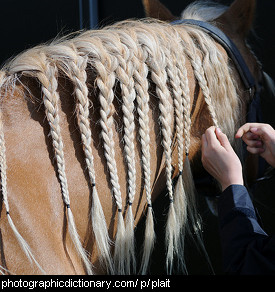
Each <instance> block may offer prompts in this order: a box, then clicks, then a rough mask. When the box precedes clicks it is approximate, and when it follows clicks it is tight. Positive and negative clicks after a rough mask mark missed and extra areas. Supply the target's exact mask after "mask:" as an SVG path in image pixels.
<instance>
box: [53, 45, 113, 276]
mask: <svg viewBox="0 0 275 292" xmlns="http://www.w3.org/2000/svg"><path fill="white" fill-rule="evenodd" d="M70 47H71V48H70ZM55 51H59V52H61V56H58V57H59V58H60V60H59V63H58V64H59V65H60V66H61V69H62V70H63V71H64V73H65V74H67V75H68V77H69V78H70V79H71V80H72V82H73V84H74V86H75V95H76V114H77V120H78V126H79V130H80V134H81V140H82V143H83V150H84V153H85V162H86V165H87V170H88V174H89V178H90V185H91V188H92V210H91V219H92V220H91V222H92V225H93V231H94V235H95V238H96V244H97V248H98V250H99V255H100V257H99V259H100V262H101V263H104V264H105V266H106V267H107V268H108V269H109V272H110V273H111V274H112V273H114V271H113V264H112V260H111V255H110V246H109V245H110V239H109V235H108V228H107V224H106V220H105V216H104V212H103V210H102V206H101V203H100V200H99V197H98V193H97V188H96V182H95V169H94V157H93V154H92V148H91V143H92V133H91V127H90V119H89V107H90V101H89V98H88V87H87V85H86V81H87V74H86V67H87V61H88V58H87V56H84V57H81V56H79V55H78V52H77V51H76V48H75V46H74V44H73V43H72V44H70V46H68V47H63V46H62V47H60V48H59V47H56V48H55ZM52 55H53V54H52Z"/></svg>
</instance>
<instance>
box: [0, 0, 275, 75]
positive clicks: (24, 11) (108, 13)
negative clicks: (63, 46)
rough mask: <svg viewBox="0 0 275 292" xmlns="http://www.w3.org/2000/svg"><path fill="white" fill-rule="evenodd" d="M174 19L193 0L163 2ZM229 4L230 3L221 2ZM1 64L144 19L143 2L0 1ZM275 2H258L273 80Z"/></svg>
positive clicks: (262, 44)
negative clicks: (60, 40) (61, 38)
mask: <svg viewBox="0 0 275 292" xmlns="http://www.w3.org/2000/svg"><path fill="white" fill-rule="evenodd" d="M161 2H162V3H163V4H164V5H166V6H167V7H168V8H169V9H170V10H171V11H172V13H173V14H174V15H180V13H181V11H182V10H183V9H184V8H185V7H186V6H187V5H188V4H189V3H191V2H193V1H192V0H162V1H161ZM217 2H220V3H222V4H226V5H228V4H230V3H231V2H232V1H229V0H218V1H217ZM0 9H1V19H0V28H1V46H0V53H1V54H0V64H3V63H4V62H5V60H7V59H9V58H11V57H12V56H14V55H16V54H18V53H19V52H21V51H22V50H25V49H27V48H29V47H32V46H34V45H37V44H40V43H41V42H46V41H48V40H50V39H53V38H55V37H56V36H58V35H66V34H68V33H70V32H73V31H76V30H79V29H83V28H85V29H90V28H98V27H102V26H104V25H106V24H111V23H114V22H116V21H119V20H124V19H128V18H142V17H144V11H143V6H142V1H141V0H116V1H114V0H39V1H35V0H1V1H0ZM274 11H275V1H271V0H261V1H258V7H257V15H256V18H255V31H256V35H257V46H256V47H257V48H256V49H255V51H256V54H257V55H258V56H259V58H260V60H261V61H262V62H263V64H264V68H265V70H266V71H267V72H269V74H271V75H272V77H273V79H274V67H275V66H274V65H275V63H274V57H273V53H274V49H275V33H274V19H273V18H274Z"/></svg>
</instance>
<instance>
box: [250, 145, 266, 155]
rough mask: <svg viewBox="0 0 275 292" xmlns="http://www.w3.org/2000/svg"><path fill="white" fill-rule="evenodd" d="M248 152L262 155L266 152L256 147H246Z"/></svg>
mask: <svg viewBox="0 0 275 292" xmlns="http://www.w3.org/2000/svg"><path fill="white" fill-rule="evenodd" d="M246 149H247V151H248V152H250V153H251V154H262V153H263V152H264V151H265V150H264V149H263V148H255V147H250V146H247V147H246Z"/></svg>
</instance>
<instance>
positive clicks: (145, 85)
mask: <svg viewBox="0 0 275 292" xmlns="http://www.w3.org/2000/svg"><path fill="white" fill-rule="evenodd" d="M131 36H132V39H133V40H134V43H136V44H138V40H137V35H136V34H135V33H132V35H131ZM133 48H134V52H133V60H132V61H133V63H134V64H135V65H134V66H135V68H136V70H135V71H134V78H135V89H136V93H137V95H136V101H137V112H138V116H139V136H140V143H141V152H142V157H141V160H142V168H143V177H144V185H145V186H144V188H145V193H146V200H147V206H148V210H147V217H146V226H145V240H144V247H143V256H142V262H141V269H140V273H141V274H146V271H147V268H148V264H149V259H150V255H151V253H152V250H153V247H154V242H155V231H154V220H153V212H152V200H151V168H150V129H149V82H148V79H147V77H148V67H147V65H146V59H147V57H148V54H147V53H146V51H144V50H142V49H141V48H140V46H134V47H133Z"/></svg>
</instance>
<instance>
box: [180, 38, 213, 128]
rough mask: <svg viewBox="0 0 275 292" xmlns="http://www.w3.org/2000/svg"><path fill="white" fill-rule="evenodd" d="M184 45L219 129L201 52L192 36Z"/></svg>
mask: <svg viewBox="0 0 275 292" xmlns="http://www.w3.org/2000/svg"><path fill="white" fill-rule="evenodd" d="M187 35H188V34H187ZM188 36H189V35H188ZM189 42H190V43H191V44H190V43H189ZM184 45H185V46H184V49H185V53H186V55H187V56H188V57H189V59H190V61H191V64H192V67H193V69H194V74H195V76H196V79H197V80H198V83H199V85H200V88H201V89H202V92H203V95H204V98H205V102H206V103H207V105H208V109H209V112H210V115H211V118H212V121H213V123H214V126H215V127H218V121H217V117H216V112H215V109H214V107H213V104H212V99H211V95H210V90H209V87H208V85H207V81H206V78H205V73H204V70H203V66H202V61H201V58H200V57H199V55H200V51H199V50H198V49H197V48H196V46H195V43H194V40H193V39H192V38H191V37H190V36H189V41H186V42H185V43H184Z"/></svg>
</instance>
